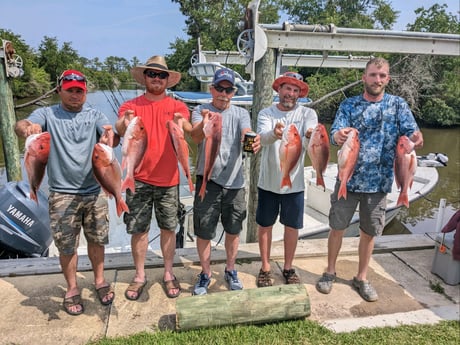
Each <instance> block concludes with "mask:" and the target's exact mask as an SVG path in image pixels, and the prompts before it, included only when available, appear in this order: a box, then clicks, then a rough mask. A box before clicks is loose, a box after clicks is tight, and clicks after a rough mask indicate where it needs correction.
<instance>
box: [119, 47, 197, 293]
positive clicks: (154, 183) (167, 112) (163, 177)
mask: <svg viewBox="0 0 460 345" xmlns="http://www.w3.org/2000/svg"><path fill="white" fill-rule="evenodd" d="M131 74H132V75H133V77H134V79H135V80H136V81H137V82H138V83H140V84H142V85H145V93H144V94H143V95H142V96H139V97H136V98H134V99H132V100H129V101H127V102H125V103H123V104H122V105H121V106H120V109H119V110H118V120H117V122H116V124H115V128H116V129H117V132H118V134H119V135H120V136H124V135H125V132H126V129H127V127H128V125H129V122H130V121H131V119H132V118H134V117H136V116H137V117H139V118H140V119H142V123H143V125H144V129H145V134H146V136H147V148H146V150H145V153H144V156H143V159H142V161H141V163H140V164H139V166H138V167H137V168H136V169H135V172H134V180H135V193H133V192H131V191H130V190H127V193H126V202H127V204H128V207H129V210H130V212H129V213H125V214H124V218H123V220H124V222H125V224H126V231H127V232H128V234H131V235H132V237H131V251H132V255H133V260H134V265H135V266H136V273H135V276H134V278H133V280H132V282H131V283H130V285H129V286H128V288H127V290H126V292H125V297H126V298H127V299H129V300H137V299H138V298H139V297H140V295H141V294H142V290H143V288H144V286H145V284H146V282H147V278H146V275H145V270H144V263H145V256H146V253H147V248H148V231H149V228H150V223H151V218H152V209H153V208H154V209H155V217H156V220H157V223H158V226H159V228H160V246H161V251H162V254H163V258H164V276H163V286H164V289H165V293H166V295H167V296H168V297H170V298H174V297H177V296H179V294H180V291H181V288H180V284H179V282H178V281H177V279H176V277H175V276H174V274H173V260H174V253H175V248H176V233H175V231H176V227H177V223H178V218H177V213H178V207H179V188H178V185H179V176H180V175H179V170H178V162H177V158H176V155H175V152H174V147H173V144H172V141H171V139H170V136H169V132H168V129H167V126H166V122H167V121H169V120H174V119H176V121H177V119H178V118H183V119H184V120H186V121H180V123H182V124H184V127H187V126H186V125H187V124H188V126H190V129H191V125H190V123H189V122H188V121H189V119H190V112H189V110H188V108H187V106H186V105H185V104H184V103H183V102H180V101H177V100H175V99H173V98H171V97H169V96H167V95H166V89H167V88H170V87H172V86H174V85H176V84H177V83H178V82H179V81H180V78H181V74H180V73H179V72H176V71H171V70H169V69H168V66H167V65H166V61H165V59H164V57H162V56H153V57H151V58H150V59H148V60H147V62H146V63H145V65H142V66H137V67H134V68H133V69H132V70H131ZM177 122H179V121H177ZM187 129H189V128H187Z"/></svg>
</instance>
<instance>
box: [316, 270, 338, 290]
mask: <svg viewBox="0 0 460 345" xmlns="http://www.w3.org/2000/svg"><path fill="white" fill-rule="evenodd" d="M335 279H336V274H335V273H334V274H331V273H327V272H324V273H323V275H322V277H321V278H319V280H318V282H317V283H316V290H318V291H319V292H321V293H324V294H328V293H330V292H331V290H332V284H333V283H334V282H335Z"/></svg>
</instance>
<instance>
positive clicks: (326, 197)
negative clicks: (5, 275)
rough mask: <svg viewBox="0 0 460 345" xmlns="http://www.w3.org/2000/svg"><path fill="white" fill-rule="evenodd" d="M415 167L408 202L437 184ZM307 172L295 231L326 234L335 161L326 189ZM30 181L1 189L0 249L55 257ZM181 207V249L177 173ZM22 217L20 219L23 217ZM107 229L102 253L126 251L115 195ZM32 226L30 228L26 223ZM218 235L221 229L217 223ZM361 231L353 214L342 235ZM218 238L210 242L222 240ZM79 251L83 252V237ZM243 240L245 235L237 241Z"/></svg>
mask: <svg viewBox="0 0 460 345" xmlns="http://www.w3.org/2000/svg"><path fill="white" fill-rule="evenodd" d="M418 165H419V166H418V168H417V170H416V173H415V176H414V183H413V185H412V188H411V189H410V190H409V202H410V203H412V202H414V201H416V200H417V199H419V198H422V197H424V196H426V195H427V194H428V193H430V191H431V190H432V189H433V188H434V187H435V186H436V184H437V182H438V179H439V175H438V171H437V167H436V165H435V166H427V163H426V162H423V160H422V161H420V160H419V164H418ZM304 169H305V170H304V176H305V211H304V227H303V228H302V229H300V230H299V238H301V239H306V238H325V237H327V235H328V232H329V220H328V215H329V209H330V205H331V204H330V195H331V193H332V191H333V189H334V185H335V183H336V176H337V164H336V163H330V164H329V165H328V166H327V169H326V172H325V173H324V174H323V177H324V182H325V186H326V188H325V189H324V188H323V187H322V186H317V185H316V172H315V170H314V169H313V168H312V167H311V166H307V167H305V168H304ZM28 188H29V187H28V184H27V182H25V181H20V182H8V183H7V184H5V185H4V186H3V187H1V188H0V197H1V198H2V200H4V201H5V202H3V203H2V206H1V207H0V249H1V250H3V251H4V252H5V253H7V254H8V255H9V256H8V257H10V258H11V257H40V256H56V255H58V252H57V249H56V247H55V246H54V243H53V242H52V238H51V234H50V231H49V221H48V213H47V206H48V204H47V194H46V178H45V180H44V183H43V184H42V187H41V189H40V192H39V197H40V198H39V204H38V205H37V204H36V203H35V202H34V201H32V200H30V199H29V198H28V190H29V189H28ZM398 196H399V190H398V188H397V186H396V184H395V183H393V186H392V191H391V193H389V194H388V195H387V208H386V222H385V225H387V224H388V223H389V222H391V220H393V219H394V218H395V217H396V215H397V214H398V212H399V211H400V209H401V207H402V206H396V202H397V199H398ZM180 197H181V208H180V212H179V215H178V216H179V220H180V221H179V225H178V229H177V231H176V235H177V236H176V238H178V242H180V246H179V247H181V248H182V247H194V246H195V245H196V244H195V241H194V238H195V236H194V234H193V220H192V219H193V217H192V215H193V194H192V193H190V191H189V189H188V183H187V179H186V178H185V176H183V175H181V184H180ZM21 219H22V220H23V221H21ZM109 219H110V223H109V226H110V233H109V237H110V240H109V244H108V245H107V246H106V253H124V252H130V251H131V236H130V235H128V234H127V233H126V231H125V224H124V223H123V219H122V217H118V216H117V214H116V206H115V202H114V199H109ZM31 224H34V226H29V225H31ZM217 233H218V234H221V233H223V229H222V226H221V225H219V226H218V229H217ZM283 233H284V228H283V226H282V225H281V224H280V223H279V222H277V223H276V224H275V226H274V227H273V236H272V237H273V241H281V240H283ZM358 234H359V214H358V211H356V212H355V214H354V216H353V218H352V221H351V224H350V226H349V227H348V229H347V230H346V234H345V236H347V237H350V236H357V235H358ZM218 237H219V236H217V237H216V239H215V240H216V241H213V245H217V244H219V243H220V242H221V238H218ZM158 238H159V229H158V226H157V224H156V220H155V218H153V220H152V223H151V230H150V232H149V250H151V251H155V250H158V249H159V240H157V239H158ZM80 241H81V243H80V246H79V248H78V253H79V254H80V255H81V254H83V255H84V254H86V244H85V242H84V241H85V240H84V236H82V237H81V239H80ZM244 241H245V239H244V236H242V238H241V242H242V243H243V242H244Z"/></svg>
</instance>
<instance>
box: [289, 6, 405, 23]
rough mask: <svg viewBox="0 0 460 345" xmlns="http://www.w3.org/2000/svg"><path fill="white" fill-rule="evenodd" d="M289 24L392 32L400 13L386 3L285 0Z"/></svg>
mask: <svg viewBox="0 0 460 345" xmlns="http://www.w3.org/2000/svg"><path fill="white" fill-rule="evenodd" d="M280 4H281V7H282V9H283V10H284V11H285V12H286V13H287V14H288V16H289V20H290V21H292V22H294V23H302V24H323V25H326V24H331V23H332V24H334V25H335V26H338V27H348V28H367V29H372V28H383V29H390V28H391V27H392V26H393V24H394V23H395V22H396V18H397V13H398V12H397V11H395V10H393V9H392V7H391V4H390V3H389V2H387V1H386V0H329V1H324V0H281V1H280Z"/></svg>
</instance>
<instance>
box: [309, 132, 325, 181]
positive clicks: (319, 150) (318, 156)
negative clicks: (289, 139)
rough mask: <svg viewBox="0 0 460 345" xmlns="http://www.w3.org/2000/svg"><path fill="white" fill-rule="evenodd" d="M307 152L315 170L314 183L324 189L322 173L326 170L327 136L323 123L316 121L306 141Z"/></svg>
mask: <svg viewBox="0 0 460 345" xmlns="http://www.w3.org/2000/svg"><path fill="white" fill-rule="evenodd" d="M307 152H308V156H309V157H310V160H311V165H312V166H313V169H315V171H316V185H317V186H323V188H324V189H326V185H325V184H324V178H323V173H324V172H325V171H326V168H327V163H328V162H329V137H328V135H327V130H326V127H325V126H324V125H323V124H321V123H318V125H317V126H316V127H315V129H314V130H313V133H312V135H311V137H310V141H309V142H308V149H307Z"/></svg>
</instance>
